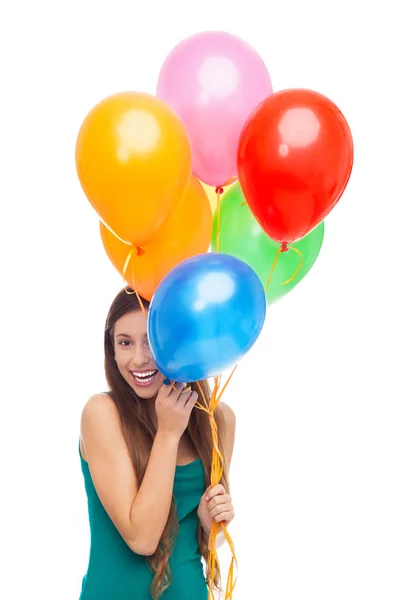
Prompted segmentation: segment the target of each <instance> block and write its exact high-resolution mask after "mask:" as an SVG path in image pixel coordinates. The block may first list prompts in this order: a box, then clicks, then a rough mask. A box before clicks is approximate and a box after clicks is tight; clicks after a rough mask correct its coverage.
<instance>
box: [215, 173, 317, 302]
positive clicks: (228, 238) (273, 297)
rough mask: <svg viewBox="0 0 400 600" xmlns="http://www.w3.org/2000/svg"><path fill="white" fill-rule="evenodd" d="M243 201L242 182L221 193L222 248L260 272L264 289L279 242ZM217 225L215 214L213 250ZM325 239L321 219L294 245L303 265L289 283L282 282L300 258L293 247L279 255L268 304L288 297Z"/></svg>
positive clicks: (305, 272)
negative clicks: (258, 221)
mask: <svg viewBox="0 0 400 600" xmlns="http://www.w3.org/2000/svg"><path fill="white" fill-rule="evenodd" d="M244 201H245V200H244V197H243V193H242V191H241V189H240V185H239V183H235V184H234V185H233V186H232V188H231V189H230V190H229V191H228V192H227V193H226V194H224V195H223V196H222V200H221V228H220V250H221V252H225V253H226V254H230V255H232V256H236V257H237V258H240V259H241V260H243V261H244V262H245V263H247V264H248V265H249V266H250V267H251V268H252V269H254V271H255V272H256V273H257V275H258V276H259V278H260V279H261V281H262V283H263V285H264V288H265V286H266V284H267V282H268V278H269V276H270V273H271V268H272V266H273V263H274V261H275V257H276V254H277V252H278V250H279V246H280V244H279V243H278V242H275V241H274V240H271V238H269V237H268V236H267V234H266V233H265V232H264V231H263V230H262V229H261V227H260V226H259V224H258V223H257V221H256V219H255V217H254V215H253V213H252V212H251V210H250V208H249V207H248V205H247V204H245V205H243V202H244ZM217 227H218V218H217V215H216V214H215V215H214V223H213V237H212V249H213V250H215V248H216V244H217V242H216V239H217ZM323 239H324V222H323V221H322V223H320V224H319V225H318V226H317V227H316V228H315V229H313V231H311V233H309V234H308V235H306V237H304V238H303V239H301V240H299V241H298V242H296V243H294V244H293V246H294V247H295V248H297V249H298V250H300V252H301V254H302V267H301V269H300V272H299V273H298V275H296V277H295V278H294V279H293V281H291V282H290V283H287V284H286V285H282V284H283V283H284V282H285V281H288V279H290V278H291V277H292V276H293V274H294V273H295V272H296V269H297V267H298V265H299V260H300V258H299V256H298V255H297V254H296V253H295V252H292V251H290V250H289V251H288V252H282V253H281V254H280V255H279V258H278V262H277V263H276V267H275V269H274V272H273V274H272V277H271V280H270V284H269V286H268V292H267V300H268V305H269V306H271V304H273V303H274V302H276V301H277V300H279V298H282V297H283V296H285V295H286V294H287V293H288V292H290V290H292V289H293V288H294V287H295V286H296V285H298V284H299V283H300V281H302V279H304V277H305V276H306V275H307V273H308V272H309V271H310V269H311V267H312V266H313V264H314V263H315V261H316V259H317V257H318V254H319V252H320V250H321V246H322V241H323Z"/></svg>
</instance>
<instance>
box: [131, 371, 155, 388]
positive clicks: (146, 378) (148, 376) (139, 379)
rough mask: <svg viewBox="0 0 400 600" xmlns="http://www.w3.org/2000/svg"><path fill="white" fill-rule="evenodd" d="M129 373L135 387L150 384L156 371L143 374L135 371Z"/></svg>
mask: <svg viewBox="0 0 400 600" xmlns="http://www.w3.org/2000/svg"><path fill="white" fill-rule="evenodd" d="M131 373H132V375H133V379H134V381H135V383H136V385H141V386H146V385H150V384H151V383H152V381H153V380H154V378H155V376H156V375H157V373H158V371H146V372H145V373H137V372H136V371H131Z"/></svg>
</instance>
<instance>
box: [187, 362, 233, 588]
mask: <svg viewBox="0 0 400 600" xmlns="http://www.w3.org/2000/svg"><path fill="white" fill-rule="evenodd" d="M236 367H237V365H236V366H235V368H234V369H233V371H232V373H231V374H230V376H229V377H228V380H227V381H226V383H225V385H224V386H223V388H222V390H221V391H220V386H221V376H220V375H219V376H217V377H214V388H213V390H212V393H211V397H210V402H209V403H208V402H207V398H206V395H205V393H204V391H203V389H202V386H201V382H199V389H200V393H201V395H202V398H203V402H204V404H205V407H204V406H202V405H201V404H197V403H196V405H195V406H196V408H199V409H201V410H204V411H205V412H206V413H207V414H208V415H209V418H210V426H211V432H212V438H213V453H212V462H211V485H212V487H214V486H216V485H218V483H219V482H220V480H221V477H222V473H223V469H224V458H223V456H222V453H221V451H220V449H219V447H218V430H217V423H216V421H215V419H214V412H215V409H216V407H217V405H218V403H219V401H220V400H221V397H222V395H223V394H224V392H225V390H226V388H227V386H228V384H229V382H230V380H231V379H232V376H233V374H234V372H235V370H236ZM220 527H221V529H222V531H223V533H224V536H225V539H226V540H227V542H228V544H229V547H230V549H231V553H232V559H231V564H230V566H229V572H228V579H227V585H226V590H225V600H232V594H233V590H234V588H235V585H236V581H237V572H238V561H237V558H236V553H235V547H234V544H233V541H232V538H231V536H230V535H229V533H228V530H227V528H226V525H225V524H224V522H223V521H221V522H220V523H217V522H216V521H214V522H213V524H212V526H211V531H210V535H209V539H208V549H209V555H208V561H207V564H208V568H209V572H210V573H211V579H210V584H209V588H208V600H215V597H214V581H215V566H216V565H218V567H219V566H220V563H219V560H218V554H217V550H216V541H217V535H218V531H219V528H220ZM235 565H236V577H235V581H233V574H234V566H235Z"/></svg>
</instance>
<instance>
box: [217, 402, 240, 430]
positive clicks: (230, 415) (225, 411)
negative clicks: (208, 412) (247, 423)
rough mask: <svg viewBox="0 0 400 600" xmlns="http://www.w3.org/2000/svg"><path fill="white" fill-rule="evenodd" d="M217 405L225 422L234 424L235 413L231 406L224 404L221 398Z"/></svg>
mask: <svg viewBox="0 0 400 600" xmlns="http://www.w3.org/2000/svg"><path fill="white" fill-rule="evenodd" d="M218 405H219V406H220V407H221V412H222V415H223V417H224V421H225V423H227V424H229V425H235V423H236V415H235V412H234V410H233V408H232V407H231V406H229V404H226V402H222V401H221V400H220V401H219V402H218Z"/></svg>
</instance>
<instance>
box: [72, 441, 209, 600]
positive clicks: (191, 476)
mask: <svg viewBox="0 0 400 600" xmlns="http://www.w3.org/2000/svg"><path fill="white" fill-rule="evenodd" d="M79 456H80V459H81V467H82V473H83V478H84V482H85V489H86V495H87V502H88V515H89V525H90V553H89V564H88V568H87V572H86V574H85V576H84V577H83V580H82V590H81V594H80V596H79V600H152V599H151V595H150V585H151V582H152V580H153V577H154V574H153V573H152V571H150V568H149V567H148V565H147V562H146V557H144V556H142V555H140V554H136V553H135V552H133V551H132V550H131V549H130V548H129V546H128V545H127V544H126V542H125V541H124V539H123V538H122V537H121V535H120V533H119V532H118V530H117V528H116V527H115V525H114V523H113V522H112V520H111V519H110V517H109V516H108V514H107V512H106V510H105V509H104V507H103V505H102V504H101V502H100V499H99V497H98V495H97V492H96V489H95V487H94V485H93V481H92V478H91V475H90V470H89V466H88V463H87V462H86V461H85V460H84V458H83V457H82V454H81V451H80V446H79ZM204 491H205V473H204V468H203V463H202V462H201V460H200V458H198V459H197V460H195V461H194V462H191V463H189V464H187V465H183V466H179V465H177V466H176V471H175V478H174V487H173V493H174V496H175V500H176V505H177V513H178V520H179V531H178V536H177V540H176V545H175V548H174V550H173V553H172V556H171V557H170V559H169V564H170V567H171V572H172V583H171V585H170V587H169V588H168V589H167V590H165V591H164V593H163V594H162V595H161V597H160V600H207V597H208V587H207V584H206V581H205V577H204V571H203V562H202V560H201V559H202V557H201V554H200V552H199V548H198V541H197V527H198V523H199V518H198V516H197V508H198V505H199V502H200V498H201V496H202V494H204Z"/></svg>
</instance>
